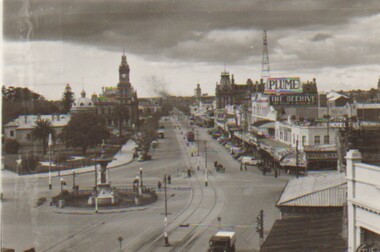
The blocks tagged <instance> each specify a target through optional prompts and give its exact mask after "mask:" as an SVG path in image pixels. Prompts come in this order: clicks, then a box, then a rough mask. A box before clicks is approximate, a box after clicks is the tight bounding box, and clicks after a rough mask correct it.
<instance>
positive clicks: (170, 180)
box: [168, 174, 172, 184]
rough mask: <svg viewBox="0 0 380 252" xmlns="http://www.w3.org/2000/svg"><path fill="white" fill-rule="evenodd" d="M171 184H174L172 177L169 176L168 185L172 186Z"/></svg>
mask: <svg viewBox="0 0 380 252" xmlns="http://www.w3.org/2000/svg"><path fill="white" fill-rule="evenodd" d="M171 183H172V177H171V176H170V174H169V176H168V184H171Z"/></svg>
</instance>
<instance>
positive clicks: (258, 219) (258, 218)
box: [256, 209, 264, 247]
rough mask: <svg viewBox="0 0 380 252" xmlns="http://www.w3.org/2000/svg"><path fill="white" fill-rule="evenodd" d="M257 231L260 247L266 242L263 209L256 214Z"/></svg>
mask: <svg viewBox="0 0 380 252" xmlns="http://www.w3.org/2000/svg"><path fill="white" fill-rule="evenodd" d="M256 232H257V233H259V238H260V247H261V246H263V243H264V210H263V209H261V210H260V213H259V214H258V215H257V216H256Z"/></svg>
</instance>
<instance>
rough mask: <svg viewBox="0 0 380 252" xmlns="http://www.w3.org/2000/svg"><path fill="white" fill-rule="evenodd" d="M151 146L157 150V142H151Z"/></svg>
mask: <svg viewBox="0 0 380 252" xmlns="http://www.w3.org/2000/svg"><path fill="white" fill-rule="evenodd" d="M151 145H152V148H157V146H158V141H157V140H153V141H152V144H151Z"/></svg>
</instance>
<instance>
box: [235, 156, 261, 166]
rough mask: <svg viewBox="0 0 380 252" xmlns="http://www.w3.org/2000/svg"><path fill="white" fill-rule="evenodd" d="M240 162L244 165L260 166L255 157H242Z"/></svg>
mask: <svg viewBox="0 0 380 252" xmlns="http://www.w3.org/2000/svg"><path fill="white" fill-rule="evenodd" d="M239 160H240V162H241V163H242V164H243V165H258V164H260V160H258V159H256V158H255V157H252V156H242V157H240V158H239Z"/></svg>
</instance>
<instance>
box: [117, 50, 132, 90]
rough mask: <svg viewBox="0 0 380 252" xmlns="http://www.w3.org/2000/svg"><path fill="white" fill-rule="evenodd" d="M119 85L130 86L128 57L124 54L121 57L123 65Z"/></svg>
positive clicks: (120, 68) (120, 70)
mask: <svg viewBox="0 0 380 252" xmlns="http://www.w3.org/2000/svg"><path fill="white" fill-rule="evenodd" d="M119 83H120V84H130V83H129V65H128V62H127V56H126V55H125V53H124V52H123V56H121V64H120V66H119Z"/></svg>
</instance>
